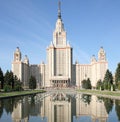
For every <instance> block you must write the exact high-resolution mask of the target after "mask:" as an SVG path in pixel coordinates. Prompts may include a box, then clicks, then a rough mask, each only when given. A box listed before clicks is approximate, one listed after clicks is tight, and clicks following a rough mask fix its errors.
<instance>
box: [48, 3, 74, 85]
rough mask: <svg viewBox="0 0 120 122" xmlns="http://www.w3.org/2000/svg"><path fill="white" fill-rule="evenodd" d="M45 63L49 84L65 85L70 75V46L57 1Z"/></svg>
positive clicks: (67, 83)
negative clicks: (53, 26)
mask: <svg viewBox="0 0 120 122" xmlns="http://www.w3.org/2000/svg"><path fill="white" fill-rule="evenodd" d="M47 65H48V74H49V81H50V86H53V87H67V86H69V85H70V83H71V75H72V73H71V72H72V47H71V46H70V45H69V44H67V34H66V31H65V29H64V24H63V21H62V16H61V2H60V1H59V3H58V18H57V21H56V25H55V30H54V32H53V41H52V42H51V45H50V46H49V47H48V48H47Z"/></svg>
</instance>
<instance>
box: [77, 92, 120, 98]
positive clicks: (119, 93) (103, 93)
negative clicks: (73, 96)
mask: <svg viewBox="0 0 120 122" xmlns="http://www.w3.org/2000/svg"><path fill="white" fill-rule="evenodd" d="M78 91H79V92H83V93H88V94H96V95H97V94H98V95H109V96H116V97H120V92H118V91H99V90H78Z"/></svg>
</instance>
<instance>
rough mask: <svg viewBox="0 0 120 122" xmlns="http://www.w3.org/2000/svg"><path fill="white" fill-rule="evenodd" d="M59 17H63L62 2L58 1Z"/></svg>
mask: <svg viewBox="0 0 120 122" xmlns="http://www.w3.org/2000/svg"><path fill="white" fill-rule="evenodd" d="M58 19H61V2H60V1H59V2H58Z"/></svg>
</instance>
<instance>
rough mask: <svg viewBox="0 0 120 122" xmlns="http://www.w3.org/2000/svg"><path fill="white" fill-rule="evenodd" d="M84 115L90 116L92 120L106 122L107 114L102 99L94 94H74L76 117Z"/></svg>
mask: <svg viewBox="0 0 120 122" xmlns="http://www.w3.org/2000/svg"><path fill="white" fill-rule="evenodd" d="M84 116H88V117H91V121H92V122H96V121H98V122H107V118H108V114H107V111H106V108H105V105H104V102H103V101H102V100H99V99H98V98H97V97H96V96H90V95H84V96H83V95H80V94H78V95H77V96H76V119H75V118H74V119H75V120H77V119H80V118H82V117H84Z"/></svg>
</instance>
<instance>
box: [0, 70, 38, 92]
mask: <svg viewBox="0 0 120 122" xmlns="http://www.w3.org/2000/svg"><path fill="white" fill-rule="evenodd" d="M28 86H29V89H36V86H37V83H36V78H35V77H34V76H31V77H30V79H29V81H28ZM0 89H3V90H4V91H5V92H9V91H21V90H23V83H22V82H21V81H20V79H18V77H17V76H16V75H14V74H13V72H12V71H8V70H7V71H6V73H5V74H3V71H2V69H1V68H0Z"/></svg>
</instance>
